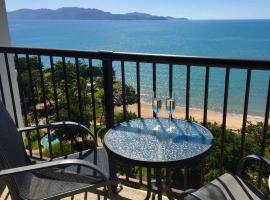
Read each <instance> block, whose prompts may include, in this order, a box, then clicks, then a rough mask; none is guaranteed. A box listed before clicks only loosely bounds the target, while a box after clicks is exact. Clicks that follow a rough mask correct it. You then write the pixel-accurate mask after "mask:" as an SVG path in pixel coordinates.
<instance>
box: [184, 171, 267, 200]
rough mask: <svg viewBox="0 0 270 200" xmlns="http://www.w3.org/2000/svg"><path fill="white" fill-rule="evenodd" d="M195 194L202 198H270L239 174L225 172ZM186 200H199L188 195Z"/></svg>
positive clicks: (250, 199)
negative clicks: (242, 178) (248, 183)
mask: <svg viewBox="0 0 270 200" xmlns="http://www.w3.org/2000/svg"><path fill="white" fill-rule="evenodd" d="M193 194H194V195H196V196H198V197H200V198H201V199H202V200H258V199H269V198H267V197H266V196H264V195H263V194H262V193H261V192H259V191H258V190H257V189H256V188H255V187H252V186H250V185H247V184H246V183H245V182H244V181H243V180H241V179H240V178H239V177H238V176H234V175H232V174H228V173H227V174H224V175H222V176H220V177H219V178H217V179H215V180H214V181H212V182H211V183H209V184H207V185H206V186H204V187H202V188H200V189H199V190H197V191H196V192H194V193H193ZM185 200H198V198H196V197H193V196H191V195H188V196H187V197H185Z"/></svg>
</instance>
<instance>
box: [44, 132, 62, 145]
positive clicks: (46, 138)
mask: <svg viewBox="0 0 270 200" xmlns="http://www.w3.org/2000/svg"><path fill="white" fill-rule="evenodd" d="M50 136H51V144H52V145H54V144H59V143H60V140H59V139H58V137H57V135H56V134H55V132H54V131H51V132H50ZM41 144H42V145H43V147H45V148H49V136H48V134H46V135H45V136H44V137H43V138H42V139H41Z"/></svg>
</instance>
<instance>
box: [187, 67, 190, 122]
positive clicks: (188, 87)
mask: <svg viewBox="0 0 270 200" xmlns="http://www.w3.org/2000/svg"><path fill="white" fill-rule="evenodd" d="M189 99H190V65H187V79H186V120H189Z"/></svg>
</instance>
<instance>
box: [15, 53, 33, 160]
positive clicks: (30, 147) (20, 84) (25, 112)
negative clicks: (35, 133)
mask: <svg viewBox="0 0 270 200" xmlns="http://www.w3.org/2000/svg"><path fill="white" fill-rule="evenodd" d="M15 67H16V69H17V72H18V87H19V92H20V99H21V104H22V112H23V116H24V126H26V127H28V119H27V108H26V104H25V94H24V92H23V83H22V77H21V73H22V72H21V67H20V62H19V58H18V54H15ZM26 138H27V144H28V148H29V152H30V157H32V156H33V151H32V141H31V137H30V134H29V132H28V131H27V132H26Z"/></svg>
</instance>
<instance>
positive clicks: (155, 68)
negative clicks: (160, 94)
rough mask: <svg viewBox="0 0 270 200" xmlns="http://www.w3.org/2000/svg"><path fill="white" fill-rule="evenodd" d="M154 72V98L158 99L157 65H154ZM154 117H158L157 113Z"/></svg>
mask: <svg viewBox="0 0 270 200" xmlns="http://www.w3.org/2000/svg"><path fill="white" fill-rule="evenodd" d="M152 68H153V69H152V72H153V98H156V97H157V86H156V77H157V66H156V63H153V65H152ZM153 116H154V117H157V115H156V113H155V112H153Z"/></svg>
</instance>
